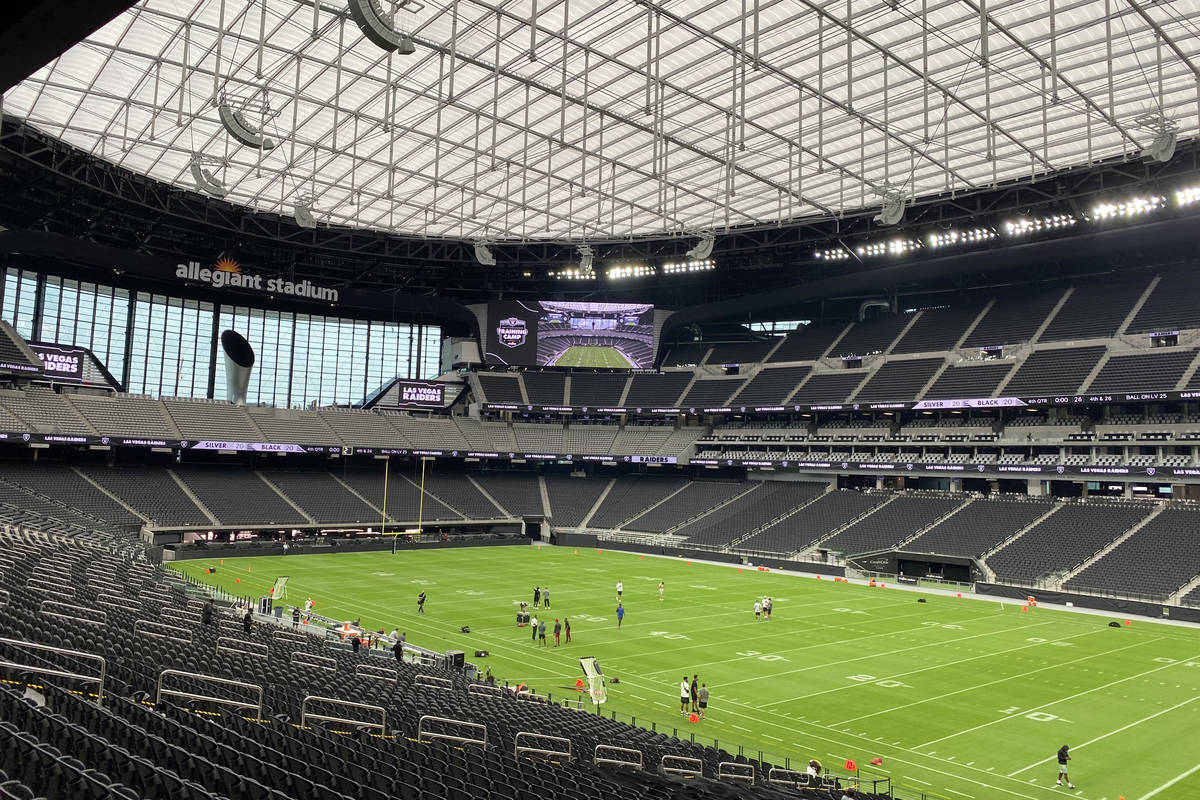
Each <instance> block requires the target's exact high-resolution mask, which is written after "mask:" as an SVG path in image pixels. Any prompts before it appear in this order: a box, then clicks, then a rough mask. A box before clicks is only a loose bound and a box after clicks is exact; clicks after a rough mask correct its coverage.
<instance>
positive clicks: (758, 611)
mask: <svg viewBox="0 0 1200 800" xmlns="http://www.w3.org/2000/svg"><path fill="white" fill-rule="evenodd" d="M754 619H755V620H760V619H762V602H761V601H758V600H755V601H754Z"/></svg>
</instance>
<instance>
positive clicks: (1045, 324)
mask: <svg viewBox="0 0 1200 800" xmlns="http://www.w3.org/2000/svg"><path fill="white" fill-rule="evenodd" d="M1074 293H1075V287H1074V286H1071V287H1069V288H1068V289H1067V290H1066V291H1065V292H1063V293H1062V296H1061V297H1059V298H1058V302H1057V303H1055V304H1054V308H1052V309H1050V313H1049V314H1047V315H1046V318H1045V319H1043V320H1042V324H1041V325H1038V327H1037V330H1035V331H1034V332H1033V335H1032V336H1030V337H1029V343H1030V344H1034V343H1035V342H1037V340H1038V339H1039V338H1040V337H1041V335H1042V334H1043V333H1045V332H1046V328H1049V327H1050V323H1051V322H1053V321H1054V318H1055V317H1057V316H1058V312H1059V311H1061V310H1062V307H1063V306H1065V305H1066V304H1067V301H1068V300H1070V299H1071V295H1073V294H1074Z"/></svg>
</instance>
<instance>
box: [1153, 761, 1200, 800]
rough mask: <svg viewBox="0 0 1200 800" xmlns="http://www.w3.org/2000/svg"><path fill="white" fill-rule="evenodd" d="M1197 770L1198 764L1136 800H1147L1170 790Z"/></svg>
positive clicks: (1199, 765)
mask: <svg viewBox="0 0 1200 800" xmlns="http://www.w3.org/2000/svg"><path fill="white" fill-rule="evenodd" d="M1197 770H1200V764H1197V765H1196V766H1194V767H1192V768H1191V769H1189V770H1188V771H1187V772H1184V773H1183V774H1181V775H1176V776H1175V777H1174V778H1171V780H1169V781H1167V782H1166V783H1164V784H1163V785H1162V786H1159V787H1158V788H1155V789H1151V790H1150V791H1148V792H1146V793H1145V794H1144V795H1142V796H1141V797H1139V798H1138V800H1149V798H1151V797H1154V795H1156V794H1158V793H1159V792H1162V791H1166V790H1167V789H1170V788H1171V787H1172V786H1174V785H1175V784H1177V783H1179V782H1180V781H1181V780H1183V779H1184V778H1187V777H1188V776H1190V775H1191V774H1192V773H1193V772H1196V771H1197Z"/></svg>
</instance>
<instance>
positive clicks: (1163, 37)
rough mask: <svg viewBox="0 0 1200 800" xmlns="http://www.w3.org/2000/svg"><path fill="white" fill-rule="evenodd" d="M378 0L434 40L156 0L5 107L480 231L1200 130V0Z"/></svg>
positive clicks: (52, 67)
mask: <svg viewBox="0 0 1200 800" xmlns="http://www.w3.org/2000/svg"><path fill="white" fill-rule="evenodd" d="M350 1H351V2H358V1H359V0H350ZM381 2H382V8H379V5H378V4H376V6H375V9H376V11H382V12H384V13H385V14H386V13H391V12H394V13H395V16H394V19H393V21H392V23H391V25H392V27H393V28H394V29H395V30H398V31H401V32H404V33H408V34H410V35H411V37H412V39H413V41H414V43H415V53H413V54H411V55H401V54H398V53H389V52H386V51H384V50H382V49H380V48H379V47H378V46H376V45H375V44H374V43H372V41H371V40H369V39H368V38H367V37H365V36H364V35H363V33H362V31H361V30H360V29H359V27H358V25H357V24H356V23H355V21H354V18H353V17H352V16H351V14H350V11H349V9H348V7H347V5H346V4H345V3H342V2H338V3H336V4H331V3H324V2H319V3H318V4H317V5H316V6H314V5H313V4H311V3H307V2H306V3H301V2H295V0H254V1H253V2H250V1H249V0H191V1H190V2H183V1H182V0H145V2H143V3H140V4H138V5H137V6H135V7H133V8H131V9H129V10H128V11H126V12H125V13H123V14H121V15H120V16H118V17H117V18H115V19H114V20H112V22H111V23H109V24H108V25H106V26H105V27H104V28H102V29H101V30H99V31H97V32H96V33H95V34H94V35H92V36H91V37H90V38H88V39H87V40H85V41H83V42H81V43H79V44H77V45H75V46H74V47H72V48H71V49H69V50H68V51H67V52H66V53H65V54H63V55H62V56H61V57H60V58H58V59H57V60H56V61H54V62H52V63H51V64H49V65H47V66H46V67H44V68H43V69H41V70H40V71H38V72H37V73H35V74H34V75H33V76H31V77H29V78H28V79H26V80H25V81H24V82H22V83H21V84H20V85H18V86H16V87H14V88H13V89H12V90H10V91H9V92H7V93H6V95H5V97H4V110H5V111H6V112H8V113H13V114H17V115H19V116H22V117H24V118H25V119H26V120H28V121H29V122H30V123H31V124H33V125H34V126H36V127H38V128H39V129H41V130H43V131H45V132H47V133H49V134H51V135H53V136H56V137H59V138H61V139H62V140H64V141H66V142H68V143H70V144H72V145H74V146H76V147H79V148H82V149H84V150H86V151H88V152H90V153H92V154H93V155H95V156H97V157H99V158H102V159H105V160H108V161H111V162H113V163H115V164H118V165H120V166H122V167H125V168H128V169H130V170H133V171H135V172H138V173H141V174H145V175H148V176H150V177H152V178H155V179H157V180H160V181H163V182H166V183H169V184H173V185H176V186H182V187H187V188H192V189H195V188H197V184H198V182H197V177H196V176H197V175H200V176H201V178H202V181H203V183H204V186H207V187H208V190H210V193H211V190H212V189H213V188H214V187H220V191H222V192H224V196H225V198H226V199H227V200H228V201H230V202H233V203H236V204H239V205H242V206H245V207H247V208H250V209H254V210H257V211H263V212H274V213H280V214H284V215H291V214H293V213H294V210H295V207H296V206H297V205H298V204H309V205H311V208H312V213H313V215H314V217H315V218H316V220H317V221H318V223H332V224H339V225H350V226H355V227H363V228H369V229H377V230H382V231H390V232H394V233H401V234H416V235H421V236H431V237H451V238H456V239H477V240H478V239H484V240H523V239H556V240H562V239H571V240H582V239H595V238H605V237H627V236H647V235H657V234H663V233H670V232H697V231H712V230H720V229H724V228H727V227H730V226H746V225H763V224H770V223H774V222H777V221H779V220H790V219H799V218H812V217H814V216H827V215H831V214H837V213H839V212H843V211H847V212H852V211H858V210H861V209H864V208H870V207H877V206H878V205H879V204H880V202H881V198H882V197H883V196H884V195H885V194H887V193H889V192H891V193H901V194H903V195H905V196H907V197H925V196H931V195H936V194H938V193H941V192H944V191H947V190H970V189H975V188H984V187H988V186H991V185H994V184H996V183H998V182H1003V181H1008V180H1012V179H1018V178H1028V177H1030V176H1035V177H1036V176H1039V175H1045V174H1048V173H1052V172H1055V171H1058V170H1061V169H1064V168H1070V167H1077V166H1080V165H1084V164H1087V163H1089V162H1091V161H1095V160H1098V159H1104V158H1109V157H1113V156H1119V155H1122V154H1126V155H1128V156H1130V157H1131V158H1132V157H1139V156H1140V154H1141V152H1142V151H1143V150H1144V149H1145V148H1147V147H1149V146H1150V145H1151V144H1152V143H1153V142H1154V140H1155V139H1156V137H1160V136H1163V135H1164V134H1166V135H1169V134H1170V133H1171V132H1173V133H1174V134H1175V135H1176V136H1178V137H1181V138H1182V137H1191V136H1194V135H1195V134H1196V132H1197V128H1198V127H1200V122H1198V120H1200V0H1173V1H1172V2H1160V3H1150V2H1144V0H1074V1H1072V0H988V2H986V3H985V2H983V0H894V1H893V2H887V1H885V0H833V1H832V2H824V3H821V2H805V0H799V2H796V1H794V0H786V1H785V0H662V1H661V2H646V1H645V0H643V1H642V2H633V1H632V0H604V1H602V2H597V1H594V0H589V1H588V2H584V0H541V1H540V2H537V0H511V1H510V2H504V1H503V0H488V1H487V2H485V1H483V0H479V1H477V2H466V1H463V2H450V3H441V4H437V3H434V2H425V0H407V1H406V2H405V3H403V4H400V5H399V6H397V5H395V4H393V3H391V2H390V0H381ZM221 106H225V107H226V108H227V111H236V112H237V114H238V117H239V119H240V121H241V122H242V123H244V124H245V126H246V127H247V128H248V129H249V130H250V131H251V132H257V134H256V135H258V136H259V138H264V137H265V138H266V139H269V140H271V142H272V143H273V144H274V146H273V147H271V148H269V149H268V148H265V147H259V146H253V145H250V144H246V143H244V142H243V141H240V140H239V139H238V138H235V137H234V136H233V135H232V134H231V132H230V131H229V130H228V129H227V127H226V126H225V125H223V124H222V120H221V115H220V108H221ZM255 141H257V139H256V140H255ZM198 170H199V171H198ZM204 186H201V187H200V188H204Z"/></svg>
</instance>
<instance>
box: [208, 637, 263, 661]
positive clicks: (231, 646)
mask: <svg viewBox="0 0 1200 800" xmlns="http://www.w3.org/2000/svg"><path fill="white" fill-rule="evenodd" d="M222 651H225V652H228V653H237V654H238V655H243V656H253V657H255V658H261V659H264V660H266V659H268V658H270V657H271V654H270V652H269V650H268V648H267V646H266V645H265V644H263V643H262V642H243V641H242V640H241V639H233V638H231V637H229V636H218V637H217V652H218V653H220V652H222Z"/></svg>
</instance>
